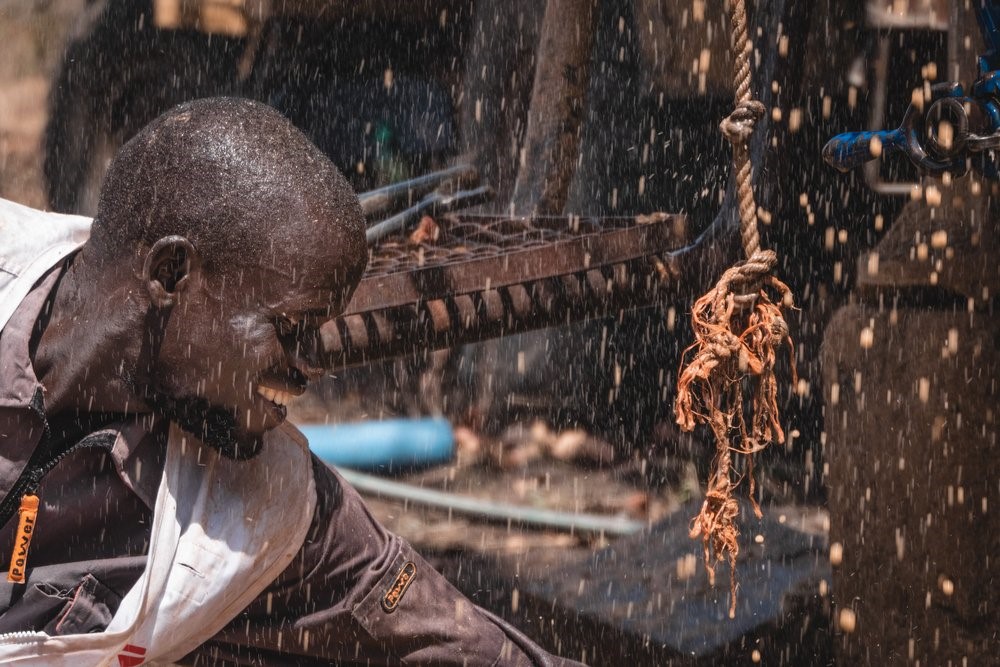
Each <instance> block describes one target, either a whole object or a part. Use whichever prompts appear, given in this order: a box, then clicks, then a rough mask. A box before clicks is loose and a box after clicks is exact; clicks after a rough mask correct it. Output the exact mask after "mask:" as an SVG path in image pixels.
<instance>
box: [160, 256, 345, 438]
mask: <svg viewBox="0 0 1000 667" xmlns="http://www.w3.org/2000/svg"><path fill="white" fill-rule="evenodd" d="M321 245H322V244H321ZM343 263H344V261H343V257H341V256H340V255H339V253H338V249H337V248H333V247H325V248H324V247H319V248H317V247H311V248H303V249H302V250H301V251H300V252H295V253H293V252H291V251H290V250H289V249H287V248H278V249H275V250H274V251H273V252H271V253H269V254H268V255H265V256H261V257H255V258H248V260H247V261H246V262H245V263H244V265H243V266H241V267H211V268H210V267H206V268H204V269H202V270H200V271H199V272H197V273H196V274H192V276H191V278H192V280H191V284H190V285H189V286H188V287H187V288H186V289H185V290H184V292H183V294H182V296H181V298H180V299H179V301H178V303H177V305H175V306H174V307H173V308H172V309H171V312H170V315H169V319H168V321H167V324H166V327H165V330H164V332H163V341H162V343H161V345H160V348H159V354H158V357H157V361H156V362H155V366H154V372H153V377H152V378H151V381H152V384H153V387H152V389H153V391H154V393H155V399H154V400H153V401H152V403H153V407H154V409H159V410H160V411H162V412H165V413H166V416H169V417H171V418H172V419H174V420H175V421H178V423H180V425H181V426H183V427H185V428H187V429H188V430H190V431H194V432H195V433H196V434H198V435H200V436H202V437H203V438H205V439H206V440H215V442H209V443H208V444H211V445H213V446H215V447H217V448H218V449H220V450H221V451H223V453H224V454H226V455H229V456H232V457H233V458H245V457H248V456H252V455H253V454H254V453H256V451H257V450H258V449H259V447H260V441H261V437H262V436H263V434H264V433H265V432H266V431H268V430H270V429H272V428H274V427H275V426H277V425H279V424H280V423H281V422H282V421H284V419H285V414H286V408H285V406H286V404H287V403H288V402H289V401H290V400H291V399H293V398H294V397H296V396H298V395H300V394H302V393H303V392H304V391H305V389H306V384H307V382H308V380H310V379H313V378H315V377H317V376H318V375H320V374H321V373H322V369H321V366H320V353H321V351H322V350H321V343H320V336H319V328H320V326H321V325H322V324H324V323H325V322H327V321H329V320H330V319H332V318H333V317H335V316H337V315H339V314H340V313H341V312H342V311H343V308H344V307H345V306H346V304H347V300H348V298H349V296H350V293H351V291H352V290H353V284H349V283H350V282H351V281H349V280H348V279H347V277H346V271H345V270H344V269H342V268H341V269H339V270H334V268H335V267H342V265H343ZM234 448H235V451H234Z"/></svg>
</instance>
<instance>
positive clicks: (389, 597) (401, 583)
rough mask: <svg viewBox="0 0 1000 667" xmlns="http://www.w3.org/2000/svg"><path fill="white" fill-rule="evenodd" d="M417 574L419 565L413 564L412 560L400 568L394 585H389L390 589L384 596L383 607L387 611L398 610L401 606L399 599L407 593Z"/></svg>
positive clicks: (393, 582)
mask: <svg viewBox="0 0 1000 667" xmlns="http://www.w3.org/2000/svg"><path fill="white" fill-rule="evenodd" d="M416 576H417V566H416V565H414V564H413V562H412V561H409V562H407V563H406V564H405V565H403V567H402V568H401V569H400V570H399V574H397V575H396V578H395V579H393V581H392V585H391V586H389V590H387V591H386V592H385V595H383V596H382V609H385V611H386V612H387V613H390V614H391V613H392V612H394V611H396V607H398V606H399V601H400V600H402V599H403V595H404V594H405V593H406V589H407V588H409V587H410V584H412V583H413V579H414V578H415V577H416Z"/></svg>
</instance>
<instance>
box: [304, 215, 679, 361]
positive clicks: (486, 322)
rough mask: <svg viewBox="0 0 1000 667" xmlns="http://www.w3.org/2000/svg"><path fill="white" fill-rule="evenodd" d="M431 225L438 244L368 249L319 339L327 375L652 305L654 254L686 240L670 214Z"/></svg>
mask: <svg viewBox="0 0 1000 667" xmlns="http://www.w3.org/2000/svg"><path fill="white" fill-rule="evenodd" d="M439 223H440V224H441V227H440V235H439V238H438V239H437V240H436V241H435V242H434V243H422V244H419V245H413V244H409V243H407V242H405V241H402V240H392V241H386V242H383V243H382V244H381V245H379V246H377V247H375V248H374V249H373V250H372V254H371V256H370V259H369V265H368V270H367V271H366V273H365V275H364V277H363V278H362V280H361V283H360V284H359V285H358V288H357V290H356V292H355V294H354V298H353V299H352V301H351V304H350V306H349V307H348V310H347V312H346V313H345V314H344V315H343V316H341V317H340V318H338V319H337V320H335V321H334V322H332V323H330V324H328V325H326V326H325V327H324V328H323V330H322V334H323V339H324V344H325V346H326V349H327V350H328V351H329V353H330V354H331V355H332V356H331V359H330V360H329V363H330V365H331V366H334V367H336V366H346V365H353V364H357V363H364V362H366V361H371V360H374V359H378V358H383V357H391V356H398V355H401V354H412V353H418V352H420V351H422V350H429V349H437V348H441V347H449V346H452V345H456V344H460V343H467V342H472V341H476V340H482V339H485V338H490V337H494V336H500V335H505V334H510V333H517V332H520V331H525V330H528V329H533V328H539V327H545V326H552V325H554V324H560V323H565V322H570V321H578V320H584V319H589V318H593V317H599V316H601V315H605V314H609V313H613V312H617V311H618V310H621V309H623V308H630V307H636V306H640V305H645V304H648V303H650V302H652V301H653V300H654V299H655V298H656V295H657V294H658V293H659V292H660V291H661V290H662V288H663V287H664V279H669V277H670V276H669V275H666V274H669V271H667V269H666V268H665V266H664V264H662V263H661V262H659V261H658V260H657V257H658V256H661V255H663V254H664V253H667V252H669V251H672V250H675V249H677V248H679V247H680V246H681V245H682V243H683V242H684V241H685V231H684V227H685V219H684V218H683V217H682V216H677V215H667V214H656V215H653V216H648V217H640V218H637V219H633V218H600V219H587V218H579V217H573V216H571V217H559V218H538V219H533V220H527V219H510V218H498V217H474V216H462V217H455V216H446V217H443V218H442V219H441V220H440V221H439ZM665 272H666V274H665Z"/></svg>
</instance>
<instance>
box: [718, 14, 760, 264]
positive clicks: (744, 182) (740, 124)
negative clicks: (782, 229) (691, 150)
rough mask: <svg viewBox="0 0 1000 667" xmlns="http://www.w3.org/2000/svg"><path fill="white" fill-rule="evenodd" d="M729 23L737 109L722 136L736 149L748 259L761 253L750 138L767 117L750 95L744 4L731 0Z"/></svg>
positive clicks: (742, 231) (725, 122)
mask: <svg viewBox="0 0 1000 667" xmlns="http://www.w3.org/2000/svg"><path fill="white" fill-rule="evenodd" d="M730 23H731V24H732V25H731V28H732V39H731V42H730V47H731V49H732V51H733V87H734V88H735V89H736V94H735V102H736V108H735V109H734V110H733V112H732V113H731V114H729V117H728V118H725V119H723V121H722V122H721V123H720V124H719V129H721V130H722V134H724V135H725V137H726V139H728V140H729V142H730V143H731V144H732V145H733V170H734V171H735V172H736V189H737V195H738V198H739V207H740V236H741V237H742V239H743V250H744V252H745V253H746V256H747V259H749V258H751V257H753V255H754V253H755V252H757V251H758V250H760V235H759V234H758V233H757V204H756V203H755V202H754V198H753V184H752V179H753V171H752V168H751V165H750V148H749V146H748V144H749V142H750V136H751V135H752V134H753V129H754V125H756V123H757V121H758V120H760V118H761V116H763V115H764V105H763V104H761V103H760V102H758V101H757V100H755V99H753V93H752V92H751V91H750V83H751V75H750V56H751V54H752V50H753V47H752V45H751V43H750V38H749V36H748V34H747V10H746V5H745V3H744V0H731V12H730Z"/></svg>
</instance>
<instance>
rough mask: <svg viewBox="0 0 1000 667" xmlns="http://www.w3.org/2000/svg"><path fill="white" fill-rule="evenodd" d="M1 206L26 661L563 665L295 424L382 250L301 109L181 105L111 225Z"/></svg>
mask: <svg viewBox="0 0 1000 667" xmlns="http://www.w3.org/2000/svg"><path fill="white" fill-rule="evenodd" d="M0 204H2V205H0V234H2V238H3V241H2V244H0V248H3V250H0V276H2V279H0V329H2V334H0V491H2V493H3V495H4V501H3V502H2V504H0V521H6V523H5V525H4V528H3V532H2V534H0V549H2V550H3V551H0V553H4V554H12V557H11V577H12V578H14V579H15V580H17V579H18V578H19V577H20V578H22V579H23V583H6V582H5V583H4V584H3V585H2V586H0V610H3V613H2V615H0V633H13V632H18V633H20V634H17V635H12V634H0V661H3V660H9V661H12V662H16V661H21V662H22V663H23V664H40V663H43V662H44V663H45V664H66V665H83V664H106V663H110V664H114V659H115V657H117V664H119V665H137V664H141V663H142V662H143V661H147V662H152V661H183V662H188V663H191V662H193V663H196V664H268V665H280V664H295V665H301V664H330V663H332V662H336V663H354V662H356V663H364V664H400V663H433V664H469V665H477V664H483V665H492V664H532V663H533V664H557V663H560V662H562V661H560V660H559V659H557V658H554V657H552V656H550V655H548V654H547V653H545V652H544V651H542V650H541V649H539V648H538V647H537V646H535V645H534V644H533V643H532V642H531V641H530V640H528V639H527V638H526V637H524V636H523V635H521V634H520V633H519V632H518V631H517V630H516V629H514V628H512V627H511V626H509V625H508V624H506V623H505V622H503V621H502V620H500V619H498V618H496V617H494V616H493V615H491V614H489V613H488V612H486V611H484V610H482V609H479V608H477V607H475V606H474V605H472V604H471V603H470V602H469V601H468V600H466V599H465V598H463V597H462V596H461V594H460V593H458V591H456V590H455V589H454V588H453V587H451V586H450V585H449V584H448V583H447V582H446V581H445V580H444V579H443V578H442V577H441V576H440V575H439V574H438V573H436V572H434V571H433V570H432V569H431V568H430V567H429V566H428V565H427V564H426V562H425V561H423V560H422V559H421V558H420V557H419V556H418V555H417V554H416V553H415V552H414V551H413V550H412V548H411V547H410V546H409V545H408V544H407V543H406V542H404V541H403V540H401V539H400V538H398V537H396V536H395V535H392V534H390V533H388V532H387V531H385V529H384V528H382V527H381V526H380V525H379V524H378V523H377V522H376V521H375V520H374V519H373V518H372V517H371V515H370V514H369V513H368V511H367V510H366V509H365V507H364V505H363V504H362V502H361V500H360V499H359V497H358V496H357V494H356V493H355V492H354V491H353V490H352V489H351V488H350V487H348V486H347V485H346V483H344V482H343V481H342V480H341V479H340V478H339V477H338V476H337V475H336V473H334V472H333V471H331V470H330V469H329V468H327V467H326V466H324V465H323V464H322V463H320V462H319V461H318V460H316V459H315V458H310V456H309V454H308V452H307V450H306V443H305V442H304V439H303V438H302V436H301V435H300V434H299V433H298V432H297V431H296V430H295V429H294V428H292V427H290V426H288V425H285V424H284V423H283V421H284V418H285V407H284V404H285V403H287V402H288V400H290V399H291V398H292V397H293V396H295V395H298V394H301V393H302V392H303V391H304V389H305V386H306V383H307V381H308V379H309V378H311V377H314V376H315V375H317V374H318V373H319V355H320V352H321V350H320V344H319V337H318V334H317V331H318V329H319V327H320V325H322V324H323V323H324V322H326V321H328V320H329V319H331V318H332V317H334V316H336V315H337V314H339V313H340V312H341V311H342V310H343V308H344V307H345V305H346V303H347V302H348V300H349V298H350V295H351V292H352V290H353V288H354V286H355V285H356V284H357V281H358V280H359V279H360V276H361V273H362V272H363V270H364V267H365V263H366V258H367V249H366V246H365V241H364V234H363V231H364V223H363V216H362V213H361V210H360V207H359V205H358V202H357V199H356V197H355V196H354V195H353V193H352V192H351V190H350V188H349V186H348V185H347V184H346V182H345V180H344V179H343V177H342V176H341V175H340V174H339V173H338V172H337V170H336V169H335V168H334V166H333V165H332V164H331V163H330V161H329V160H328V159H327V158H326V157H325V156H323V155H322V154H321V153H320V152H319V151H318V150H317V149H316V148H315V147H314V146H313V145H312V144H311V143H310V142H309V141H308V139H306V137H305V136H304V135H302V134H301V133H300V132H299V131H298V130H296V129H295V128H294V127H292V126H291V124H290V123H289V122H288V121H286V120H285V119H284V118H282V117H281V116H280V115H279V114H277V113H276V112H274V111H273V110H271V109H269V108H268V107H265V106H263V105H259V104H256V103H253V102H249V101H245V100H236V99H212V100H200V101H196V102H191V103H188V104H185V105H182V106H180V107H177V108H175V109H173V110H172V111H170V112H168V113H167V114H165V115H163V116H161V117H160V118H158V119H157V120H155V121H154V122H153V123H151V124H150V125H149V126H147V127H146V128H145V129H143V130H142V131H141V132H140V133H139V134H138V135H137V136H136V137H135V138H134V139H132V140H131V141H130V142H128V143H127V144H126V145H125V146H124V147H123V148H122V150H121V151H120V152H119V154H118V155H117V156H116V158H115V160H114V162H113V163H112V165H111V167H110V169H109V172H108V175H107V177H106V180H105V183H104V186H103V189H102V193H101V198H100V204H99V207H98V213H97V216H96V217H95V218H94V220H93V223H92V226H91V224H90V221H89V220H87V219H84V218H77V217H71V216H57V215H53V214H42V213H40V212H37V211H33V210H31V209H27V208H25V207H21V206H18V205H16V204H13V203H10V202H0ZM88 231H89V239H88V240H87V241H86V242H85V243H84V244H83V245H82V246H80V247H79V248H77V245H76V243H74V242H72V240H71V239H72V238H73V237H74V235H76V236H77V237H82V238H86V237H87V234H88ZM7 239H12V240H10V241H8V240H7ZM32 498H37V502H38V504H39V505H40V508H39V510H38V513H37V516H35V517H33V518H32V517H31V514H30V512H27V511H22V512H21V523H22V524H23V523H25V522H26V521H27V532H25V530H20V531H17V535H16V536H15V529H16V528H17V527H18V526H17V524H18V519H17V516H16V515H15V514H14V510H15V509H16V507H17V505H18V503H21V504H22V507H27V506H28V505H30V504H31V503H32V502H35V501H33V500H31V499H32ZM26 517H27V518H26ZM23 527H24V526H22V528H23ZM28 538H30V543H28V542H27V539H28Z"/></svg>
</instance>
